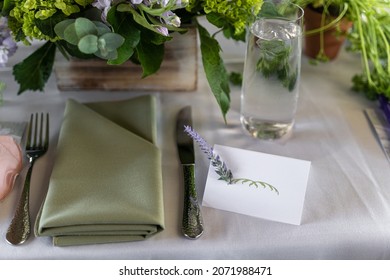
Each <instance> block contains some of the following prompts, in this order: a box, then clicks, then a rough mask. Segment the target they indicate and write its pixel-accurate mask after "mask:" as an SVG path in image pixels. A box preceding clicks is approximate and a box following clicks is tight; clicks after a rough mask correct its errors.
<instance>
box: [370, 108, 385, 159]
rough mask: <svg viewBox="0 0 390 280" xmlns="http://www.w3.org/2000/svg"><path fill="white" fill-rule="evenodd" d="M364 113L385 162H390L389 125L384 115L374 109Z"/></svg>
mask: <svg viewBox="0 0 390 280" xmlns="http://www.w3.org/2000/svg"><path fill="white" fill-rule="evenodd" d="M365 113H366V116H367V118H368V120H369V121H370V123H371V125H372V127H373V129H374V131H375V133H376V136H377V139H378V141H379V144H380V145H381V146H382V149H383V152H384V153H385V155H386V157H387V160H388V161H390V125H389V123H388V122H387V121H386V118H385V115H384V114H383V113H382V112H381V111H379V110H375V109H365Z"/></svg>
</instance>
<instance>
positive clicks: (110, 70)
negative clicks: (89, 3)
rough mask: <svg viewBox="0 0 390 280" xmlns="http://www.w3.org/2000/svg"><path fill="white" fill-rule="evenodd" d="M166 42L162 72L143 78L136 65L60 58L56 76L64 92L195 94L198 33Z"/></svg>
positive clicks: (56, 67)
mask: <svg viewBox="0 0 390 280" xmlns="http://www.w3.org/2000/svg"><path fill="white" fill-rule="evenodd" d="M174 37H175V38H173V39H172V40H171V41H169V42H166V43H165V56H164V60H163V63H162V65H161V68H160V70H159V71H158V72H157V73H156V74H153V75H151V76H148V77H146V78H142V68H141V66H139V65H136V64H133V63H132V62H130V61H129V62H126V63H124V64H122V65H117V66H113V65H107V63H106V62H105V61H101V60H78V59H71V60H70V61H68V60H66V59H65V58H64V57H63V56H62V55H59V56H58V57H57V61H56V63H55V66H54V67H55V74H56V77H57V85H58V88H59V90H61V91H75V90H107V91H123V90H153V91H193V90H196V88H197V76H198V75H197V71H198V58H197V53H198V43H197V30H196V29H195V28H190V29H189V30H188V32H187V33H185V34H178V33H177V34H174Z"/></svg>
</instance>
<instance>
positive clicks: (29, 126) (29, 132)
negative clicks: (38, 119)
mask: <svg viewBox="0 0 390 280" xmlns="http://www.w3.org/2000/svg"><path fill="white" fill-rule="evenodd" d="M33 118H34V114H31V116H30V123H29V124H28V127H27V139H26V148H27V149H30V148H31V136H32V129H33Z"/></svg>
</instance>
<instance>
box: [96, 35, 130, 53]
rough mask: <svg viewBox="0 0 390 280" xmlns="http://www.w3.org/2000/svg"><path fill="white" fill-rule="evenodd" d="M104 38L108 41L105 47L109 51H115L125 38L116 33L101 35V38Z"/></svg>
mask: <svg viewBox="0 0 390 280" xmlns="http://www.w3.org/2000/svg"><path fill="white" fill-rule="evenodd" d="M100 39H102V40H104V41H105V42H106V45H105V48H106V49H107V50H108V51H113V50H116V49H117V48H119V47H120V46H121V45H122V44H123V42H124V41H125V39H124V38H123V37H122V36H121V35H119V34H116V33H106V34H103V35H102V36H100V37H99V40H100Z"/></svg>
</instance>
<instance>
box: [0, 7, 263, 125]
mask: <svg viewBox="0 0 390 280" xmlns="http://www.w3.org/2000/svg"><path fill="white" fill-rule="evenodd" d="M262 4H263V0H231V1H225V0H0V11H1V16H3V17H6V18H7V22H8V27H9V29H10V30H11V34H12V36H13V39H14V40H15V41H21V42H24V43H25V44H27V45H28V44H30V43H31V41H32V40H44V41H46V43H45V44H43V46H42V47H41V48H39V49H38V50H37V51H36V52H34V53H32V54H31V55H30V56H29V57H28V58H26V59H25V60H24V61H22V62H20V63H19V64H17V65H15V66H14V71H13V74H14V77H15V80H16V81H17V82H18V83H19V84H20V88H19V92H18V94H21V93H23V92H25V91H28V90H33V91H35V90H40V91H43V90H44V86H45V83H46V82H47V80H48V78H49V77H50V74H51V72H52V68H53V64H54V58H55V54H56V51H57V50H58V51H60V52H61V53H62V54H63V55H64V56H66V57H70V56H73V57H78V58H82V59H90V58H96V57H99V58H101V59H104V60H106V61H107V63H108V64H111V65H119V64H122V63H124V62H125V61H128V60H131V61H133V62H134V63H137V64H140V65H141V66H142V69H143V77H146V76H148V75H152V74H154V73H156V72H157V71H158V70H159V68H160V65H161V63H162V61H163V59H164V43H165V42H167V41H169V40H171V39H172V36H171V35H172V33H173V32H180V33H184V32H186V28H185V27H183V26H185V25H184V24H188V23H191V24H193V25H195V26H196V27H197V29H198V31H199V38H200V43H201V45H200V49H201V55H202V61H203V66H204V70H205V73H206V77H207V80H208V82H209V85H210V88H211V91H212V92H213V94H214V96H215V98H216V100H217V102H218V104H219V107H220V108H221V112H222V115H223V117H224V118H226V113H227V112H228V110H229V107H230V96H229V94H230V89H229V77H228V73H227V71H226V70H225V66H224V63H223V61H222V59H221V56H220V51H221V48H220V45H219V43H218V41H217V40H216V39H215V38H214V35H210V34H209V32H208V31H207V30H206V29H205V28H204V27H202V26H201V25H200V24H199V22H198V21H197V17H199V16H206V18H207V20H208V21H209V22H210V23H211V24H213V25H215V26H216V27H217V28H218V29H219V30H218V32H223V34H224V35H225V37H227V38H231V39H233V40H245V27H246V24H247V22H248V21H249V20H250V18H251V17H252V16H253V14H256V13H257V12H258V11H259V10H260V8H261V6H262Z"/></svg>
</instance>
